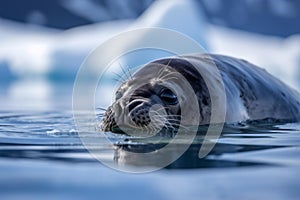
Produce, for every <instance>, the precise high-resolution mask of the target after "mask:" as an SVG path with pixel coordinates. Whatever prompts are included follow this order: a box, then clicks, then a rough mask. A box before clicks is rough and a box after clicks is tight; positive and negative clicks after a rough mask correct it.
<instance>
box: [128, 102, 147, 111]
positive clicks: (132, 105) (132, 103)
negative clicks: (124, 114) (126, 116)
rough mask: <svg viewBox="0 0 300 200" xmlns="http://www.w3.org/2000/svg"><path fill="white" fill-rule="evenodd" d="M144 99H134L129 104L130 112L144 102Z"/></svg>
mask: <svg viewBox="0 0 300 200" xmlns="http://www.w3.org/2000/svg"><path fill="white" fill-rule="evenodd" d="M142 103H143V102H142V101H133V102H131V103H130V104H129V106H128V112H130V111H132V110H133V109H134V108H135V107H137V106H138V105H139V104H142Z"/></svg>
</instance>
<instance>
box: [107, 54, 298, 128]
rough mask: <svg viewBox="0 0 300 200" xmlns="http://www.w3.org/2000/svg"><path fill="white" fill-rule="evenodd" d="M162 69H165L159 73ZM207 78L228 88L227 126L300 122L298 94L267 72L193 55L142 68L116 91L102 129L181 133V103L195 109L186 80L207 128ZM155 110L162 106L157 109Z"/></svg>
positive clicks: (210, 56)
mask: <svg viewBox="0 0 300 200" xmlns="http://www.w3.org/2000/svg"><path fill="white" fill-rule="evenodd" d="M212 65H214V66H216V67H217V69H218V70H219V73H220V75H221V76H220V77H221V79H222V80H220V77H218V76H216V74H215V72H214V71H212V70H211V69H212ZM157 66H160V69H161V70H157ZM154 71H155V72H154ZM199 71H200V72H201V74H200V73H199ZM175 72H176V73H175ZM203 76H205V77H203ZM204 78H206V79H208V80H209V81H210V82H211V83H212V84H213V87H215V88H216V89H217V91H218V88H220V89H221V84H220V83H221V82H222V83H223V84H224V85H223V86H224V89H225V94H226V103H225V102H224V104H226V105H225V106H226V118H225V122H226V123H233V122H242V121H248V120H265V119H274V120H283V121H289V122H294V121H299V120H300V103H299V100H300V95H299V93H298V92H297V91H296V90H294V89H292V88H290V87H289V86H287V85H286V84H284V83H283V82H281V81H280V80H279V79H277V78H275V77H274V76H272V75H271V74H269V73H268V72H267V71H265V70H264V69H262V68H260V67H257V66H255V65H253V64H251V63H249V62H247V61H245V60H242V59H237V58H233V57H229V56H223V55H214V54H191V55H184V56H177V57H171V58H163V59H159V60H156V61H153V62H150V63H148V64H146V65H145V66H143V67H142V68H141V69H139V70H138V71H137V72H136V73H135V74H134V75H133V76H132V77H131V78H130V79H129V80H127V81H126V82H125V83H123V84H122V85H121V86H120V87H119V89H118V90H117V92H116V94H115V96H116V100H115V102H114V103H113V104H112V105H111V106H110V107H108V109H107V110H106V112H105V113H104V115H103V119H102V122H101V127H102V129H103V130H104V131H111V132H120V127H121V126H122V127H125V128H126V127H129V128H133V129H136V130H145V129H146V130H147V131H148V132H149V131H156V130H158V129H161V128H163V129H166V130H168V131H171V132H172V131H174V130H176V129H178V127H179V126H180V124H181V122H182V121H181V110H182V109H181V107H180V105H183V104H184V105H187V106H188V107H189V109H191V111H192V110H193V109H194V108H195V106H196V105H190V104H191V102H190V98H187V96H188V95H187V93H186V91H185V89H183V88H182V87H181V86H180V85H179V84H177V83H178V80H179V81H180V80H183V79H185V80H187V81H188V82H189V84H190V85H191V87H192V89H193V90H194V94H195V95H196V98H197V102H198V105H197V106H198V107H199V114H200V121H199V125H205V124H208V123H209V122H210V117H211V108H212V106H211V102H212V101H211V96H210V93H209V89H208V87H207V85H206V81H205V80H204ZM144 80H145V81H144ZM175 80H177V83H176V81H175ZM138 82H139V83H138ZM141 82H142V83H143V84H141ZM213 98H217V97H213ZM180 102H181V103H182V104H180ZM155 106H158V107H157V108H156V109H153V107H155ZM191 113H192V112H191ZM194 117H195V116H189V117H188V118H187V119H188V121H189V120H192V119H193V118H194ZM152 122H154V123H152ZM121 132H122V131H121Z"/></svg>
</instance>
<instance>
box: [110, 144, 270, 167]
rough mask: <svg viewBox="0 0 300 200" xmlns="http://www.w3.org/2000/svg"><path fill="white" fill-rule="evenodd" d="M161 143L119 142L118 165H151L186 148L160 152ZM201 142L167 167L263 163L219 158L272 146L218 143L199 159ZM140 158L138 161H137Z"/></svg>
mask: <svg viewBox="0 0 300 200" xmlns="http://www.w3.org/2000/svg"><path fill="white" fill-rule="evenodd" d="M164 145H166V144H163V143H160V144H136V143H135V144H117V145H115V147H116V148H115V155H114V159H115V162H116V163H117V164H118V165H122V166H133V167H151V165H153V163H155V161H156V160H161V159H170V157H172V156H173V155H178V151H180V149H181V148H184V147H185V145H184V144H178V145H176V146H175V147H174V148H172V149H169V152H168V154H160V152H159V151H156V150H157V149H160V148H162V147H163V146H164ZM200 147H201V143H194V144H192V145H190V146H189V148H188V149H187V150H186V151H185V152H184V154H183V155H182V156H181V157H180V158H179V159H177V160H176V161H175V162H173V163H171V164H170V165H168V166H166V167H165V168H167V169H192V168H224V167H241V166H251V165H262V164H263V163H254V162H240V161H226V160H221V159H218V156H219V155H222V154H225V153H238V152H246V151H253V150H262V149H268V148H271V147H270V146H254V145H232V144H219V143H218V144H216V145H215V147H214V148H213V150H212V151H211V152H210V154H209V155H208V156H207V157H205V158H203V159H199V157H198V155H199V149H200ZM132 152H134V153H141V154H142V153H146V152H153V156H151V157H149V156H145V157H143V156H140V155H139V154H132ZM137 160H138V162H137Z"/></svg>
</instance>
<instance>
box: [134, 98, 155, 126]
mask: <svg viewBox="0 0 300 200" xmlns="http://www.w3.org/2000/svg"><path fill="white" fill-rule="evenodd" d="M149 110H150V104H149V103H147V102H145V101H140V100H136V101H132V102H131V103H130V104H129V105H128V111H129V117H130V118H131V120H132V121H133V122H134V123H135V124H136V125H137V126H147V125H148V124H149V123H150V122H151V119H150V116H149Z"/></svg>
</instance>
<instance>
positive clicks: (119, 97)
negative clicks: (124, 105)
mask: <svg viewBox="0 0 300 200" xmlns="http://www.w3.org/2000/svg"><path fill="white" fill-rule="evenodd" d="M115 96H116V101H117V100H118V99H121V97H122V96H123V95H122V93H121V92H118V91H117V92H116V95H115Z"/></svg>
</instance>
